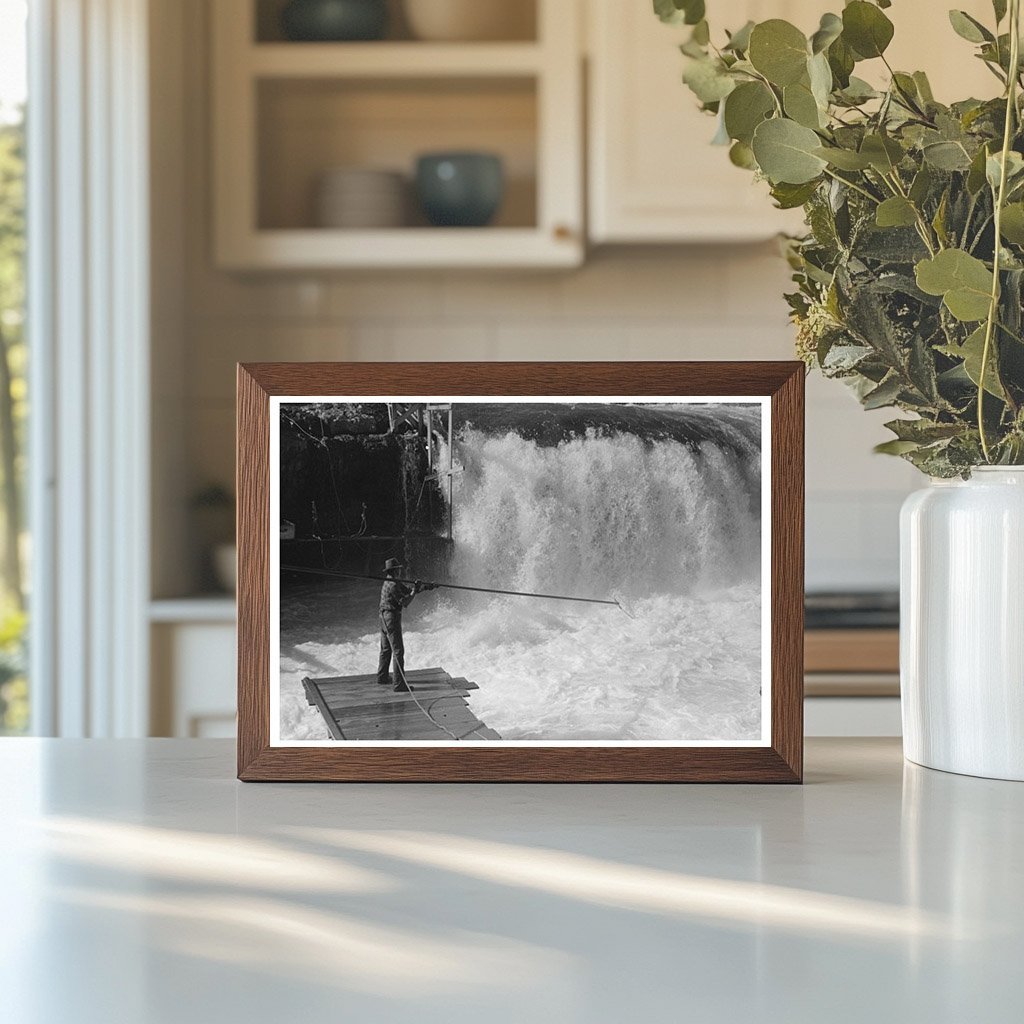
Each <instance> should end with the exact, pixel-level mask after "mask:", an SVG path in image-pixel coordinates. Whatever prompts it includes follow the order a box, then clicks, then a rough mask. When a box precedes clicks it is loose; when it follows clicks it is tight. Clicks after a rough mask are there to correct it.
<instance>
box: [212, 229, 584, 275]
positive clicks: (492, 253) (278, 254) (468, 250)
mask: <svg viewBox="0 0 1024 1024" xmlns="http://www.w3.org/2000/svg"><path fill="white" fill-rule="evenodd" d="M582 260H583V246H582V243H581V242H580V241H579V240H578V239H576V238H575V237H569V238H568V239H562V238H557V239H556V238H554V237H552V236H551V235H549V234H548V233H547V232H546V231H544V230H543V229H538V228H395V229H389V230H386V231H332V230H329V229H318V228H309V229H290V230H268V231H255V232H253V233H251V234H249V235H247V236H245V237H243V238H239V239H237V240H234V239H232V240H224V242H223V243H222V244H221V245H220V246H219V247H218V251H217V264H218V266H220V267H221V268H223V269H227V270H263V269H266V270H272V269H292V270H316V269H335V268H371V269H372V268H389V269H391V268H402V269H417V268H428V269H429V268H485V267H523V268H533V267H565V268H571V267H576V266H579V264H580V263H581V262H582Z"/></svg>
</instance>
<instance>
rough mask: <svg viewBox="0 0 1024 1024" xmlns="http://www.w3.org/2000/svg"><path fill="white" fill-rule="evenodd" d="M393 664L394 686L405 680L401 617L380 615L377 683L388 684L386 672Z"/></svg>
mask: <svg viewBox="0 0 1024 1024" xmlns="http://www.w3.org/2000/svg"><path fill="white" fill-rule="evenodd" d="M392 660H393V661H394V663H395V685H396V686H397V685H398V684H399V683H401V682H402V681H403V680H404V679H405V644H404V643H403V641H402V617H401V616H400V615H388V614H382V615H381V617H380V657H379V658H378V659H377V682H378V683H380V684H381V686H387V684H388V670H389V669H390V668H391V662H392Z"/></svg>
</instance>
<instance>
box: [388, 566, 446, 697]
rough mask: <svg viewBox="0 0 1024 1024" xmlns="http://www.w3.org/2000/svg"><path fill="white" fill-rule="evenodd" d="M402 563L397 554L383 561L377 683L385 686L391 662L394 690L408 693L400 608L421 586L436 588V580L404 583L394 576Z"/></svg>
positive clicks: (410, 600)
mask: <svg viewBox="0 0 1024 1024" xmlns="http://www.w3.org/2000/svg"><path fill="white" fill-rule="evenodd" d="M404 568H405V566H404V565H402V563H401V562H399V560H398V559H397V558H389V559H388V560H387V561H386V562H385V563H384V585H383V586H382V587H381V588H380V658H378V660H377V683H378V684H379V685H380V686H388V685H389V684H390V682H391V678H390V676H389V675H388V670H389V668H390V667H391V662H392V661H394V663H395V680H394V681H395V686H394V689H395V692H396V693H408V692H409V686H408V684H407V683H406V681H405V644H404V642H403V640H402V609H403V608H407V607H408V606H409V604H410V603H411V602H412V599H413V598H414V597H415V596H416V595H417V594H419V593H422V592H423V591H424V590H436V589H437V584H436V583H423V582H421V581H420V580H415V581H414V582H413V583H411V584H410V583H405V582H404V581H402V580H399V579H396V578H395V577H396V575H397V573H398V572H399V571H400V570H402V569H404Z"/></svg>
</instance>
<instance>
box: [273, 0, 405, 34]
mask: <svg viewBox="0 0 1024 1024" xmlns="http://www.w3.org/2000/svg"><path fill="white" fill-rule="evenodd" d="M387 27H388V5H387V0H290V3H288V4H286V5H285V7H284V10H282V11H281V28H282V30H283V31H284V34H285V38H286V39H291V40H293V41H294V42H303V43H313V42H317V43H339V42H363V41H367V40H371V39H380V38H382V37H383V35H384V33H385V32H386V31H387Z"/></svg>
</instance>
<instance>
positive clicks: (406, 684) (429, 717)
mask: <svg viewBox="0 0 1024 1024" xmlns="http://www.w3.org/2000/svg"><path fill="white" fill-rule="evenodd" d="M380 628H381V629H382V630H383V632H384V635H385V636H386V637H387V638H388V644H389V645H390V646H391V660H392V661H394V663H395V668H397V669H398V671H399V674H400V675H401V677H402V685H403V686H404V687H405V688H406V690H408V691H409V696H410V697H412V699H413V701H414V703H415V704H416V707H418V708H419V709H420V711H422V712H423V714H424V715H425V716H426V718H427V721H428V722H432V723H433V724H434V725H436V726H437V727H438V729H441V730H442V731H443V732H446V733H448V735H449V736H450V737H451V738H452V739H453V740H454V741H455V742H456V743H458V742H460V737H458V736H456V735H455V733H453V732H452V731H451V729H449V728H448V727H447V726H446V725H442V724H441V723H440V722H439V721H438V720H437V719H436V718H434V716H433V715H431V713H430V712H429V711H428V710H427V709H426V708H425V707H424V706H423V705H422V704H421V703H420V700H419V697H417V696H416V693H415V691H414V690H413V688H412V687H411V686H410V685H409V680H408V679H406V678H405V669H404V668H402V664H401V662H400V661H399V660H398V659H397V658H396V657H395V656H394V654H395V647H394V644H393V643H392V642H391V635H390V634H389V633H388V629H387V623H386V622H385V621H384V613H383V612H381V613H380ZM452 696H454V694H453V695H452ZM441 699H442V698H441V697H437V698H435V701H436V700H441ZM474 732H476V729H473V730H472V731H471V732H467V733H466V735H467V736H471V735H472V733H474Z"/></svg>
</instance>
